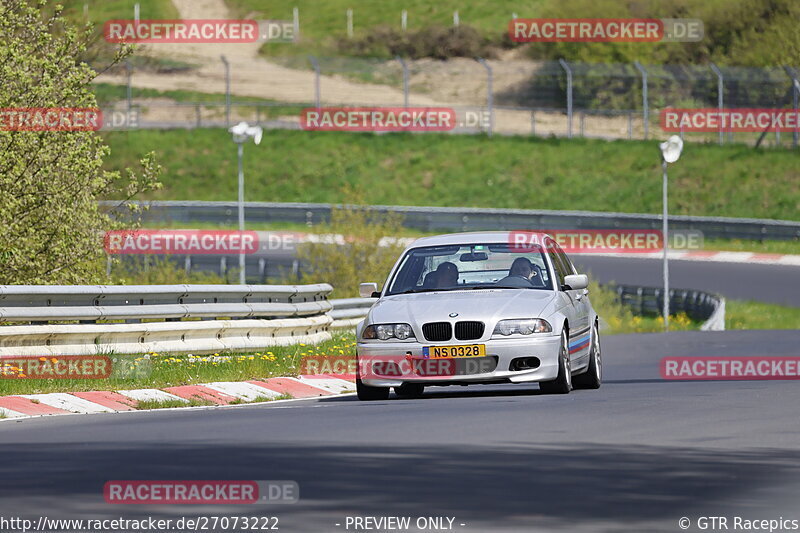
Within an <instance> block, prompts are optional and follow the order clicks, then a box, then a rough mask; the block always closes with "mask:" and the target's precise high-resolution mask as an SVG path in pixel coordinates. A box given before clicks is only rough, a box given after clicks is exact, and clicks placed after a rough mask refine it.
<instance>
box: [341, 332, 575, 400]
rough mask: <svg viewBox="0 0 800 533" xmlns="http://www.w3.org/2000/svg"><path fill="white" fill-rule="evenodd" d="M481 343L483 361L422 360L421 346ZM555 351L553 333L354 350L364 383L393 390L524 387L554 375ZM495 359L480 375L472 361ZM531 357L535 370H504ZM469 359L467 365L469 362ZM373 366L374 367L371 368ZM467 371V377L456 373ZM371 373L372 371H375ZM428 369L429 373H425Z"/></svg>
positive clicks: (374, 344) (367, 345)
mask: <svg viewBox="0 0 800 533" xmlns="http://www.w3.org/2000/svg"><path fill="white" fill-rule="evenodd" d="M460 344H483V345H485V346H486V356H487V357H486V358H470V357H456V358H448V359H427V358H426V357H425V356H423V347H426V346H434V345H436V346H443V345H460ZM560 348H561V337H560V336H559V335H542V336H539V335H536V336H532V337H529V338H521V337H514V338H508V339H490V340H488V341H475V342H473V343H468V342H453V343H436V344H433V343H419V342H399V341H395V342H390V341H387V342H381V341H369V342H367V341H359V342H358V344H357V347H356V353H357V355H358V368H359V376H360V378H361V380H362V382H363V383H364V384H365V385H368V386H371V387H397V386H400V385H402V384H403V383H422V384H427V385H447V384H449V383H470V382H476V383H480V382H492V381H499V382H508V381H510V382H512V383H526V382H538V381H550V380H553V379H556V377H558V357H559V352H560ZM489 357H492V358H496V360H497V365H496V366H495V365H493V364H492V365H489V366H492V367H493V369H491V370H489V371H484V370H485V367H481V363H482V362H479V361H478V360H484V359H487V358H489ZM522 357H524V358H530V357H535V358H537V359H538V360H539V365H538V366H537V367H536V368H532V369H526V370H510V369H509V368H510V365H511V362H512V361H513V360H514V359H516V358H522ZM471 359H472V360H473V361H470V360H471ZM375 363H378V366H376V364H375ZM392 363H393V364H394V365H395V366H392V367H391V369H392V371H391V372H388V373H387V372H386V371H385V370H384V369H386V368H387V366H386V365H387V364H392ZM456 365H458V367H459V369H461V370H463V369H465V368H466V369H467V373H457V372H458V370H455V368H456ZM376 369H377V370H376ZM431 370H432V372H431Z"/></svg>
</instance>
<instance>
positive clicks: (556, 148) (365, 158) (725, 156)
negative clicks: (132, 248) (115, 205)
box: [105, 129, 800, 220]
mask: <svg viewBox="0 0 800 533" xmlns="http://www.w3.org/2000/svg"><path fill="white" fill-rule="evenodd" d="M105 138H106V140H107V141H108V143H109V145H110V146H111V155H110V156H109V157H108V158H107V160H106V166H107V167H108V168H109V169H114V170H123V169H125V168H126V167H131V168H137V166H138V160H139V158H140V157H141V154H143V153H147V152H149V151H151V150H154V151H155V152H156V154H157V156H158V159H159V162H160V163H161V164H162V165H163V166H164V173H163V175H162V177H161V181H162V182H163V184H164V188H163V189H161V190H159V191H153V192H152V193H149V194H148V195H147V196H146V197H145V199H154V200H185V199H192V200H227V201H235V200H236V198H237V185H236V179H235V178H236V165H237V162H236V149H235V147H234V144H233V142H231V139H230V135H229V134H228V133H227V132H226V131H225V130H223V129H195V130H191V131H185V130H167V131H156V130H146V131H145V130H142V131H128V132H108V133H106V134H105ZM654 153H656V152H654V144H653V142H645V141H602V140H595V139H572V140H570V139H560V138H530V137H506V136H495V137H493V138H491V139H489V138H487V137H485V136H482V135H474V136H473V135H439V134H421V135H415V134H386V135H375V134H357V133H341V132H327V133H326V132H307V131H289V130H271V131H267V132H265V133H264V136H263V139H262V142H261V145H259V146H248V147H247V149H246V150H245V158H244V171H245V179H246V189H245V191H246V192H245V194H246V196H245V200H248V201H275V202H297V201H304V202H331V203H338V202H341V201H342V200H343V199H344V193H343V191H345V190H347V187H345V186H346V185H347V186H349V187H350V188H356V189H358V190H361V191H365V194H366V196H367V200H368V203H370V204H387V205H393V204H397V203H406V204H412V205H420V206H428V205H430V206H453V207H461V206H464V207H498V208H521V209H560V210H588V211H621V212H629V213H659V212H660V210H661V171H660V165H659V161H658V157H655V156H654V155H653V154H654ZM797 157H798V155H797V154H796V153H793V152H791V151H789V150H784V149H763V150H755V149H753V148H752V147H748V146H744V145H727V146H716V145H710V144H709V145H705V144H690V145H688V146H687V147H686V149H685V150H684V154H683V157H682V158H681V160H680V162H678V163H676V164H675V165H673V166H672V167H671V168H670V182H671V188H670V212H671V213H673V214H676V215H678V214H681V215H685V214H691V215H706V216H729V217H756V218H777V219H794V220H796V219H797V212H798V206H800V166H799V165H798V164H797ZM565 191H567V193H565ZM399 199H400V200H399Z"/></svg>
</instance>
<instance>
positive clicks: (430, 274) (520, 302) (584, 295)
mask: <svg viewBox="0 0 800 533" xmlns="http://www.w3.org/2000/svg"><path fill="white" fill-rule="evenodd" d="M587 286H588V279H587V277H586V275H584V274H578V273H577V272H576V270H575V267H574V266H573V265H572V262H571V261H570V259H569V258H568V257H567V255H566V254H565V253H564V252H563V250H562V249H561V248H560V247H559V245H558V243H557V242H556V241H555V240H554V239H552V238H551V237H550V236H548V235H546V234H542V233H534V232H508V231H504V232H478V233H457V234H451V235H439V236H436V237H425V238H422V239H418V240H416V241H414V242H413V243H412V244H411V245H410V246H409V247H408V248H406V249H405V251H404V252H403V253H402V255H401V256H400V258H399V259H398V261H397V263H396V264H395V265H394V267H393V268H392V271H391V273H390V274H389V277H388V279H387V281H386V283H385V285H384V286H383V289H382V290H381V291H380V292H378V286H377V284H376V283H362V284H361V286H360V292H361V295H362V296H365V297H373V298H377V302H376V303H375V305H373V306H372V308H371V309H370V311H369V313H368V314H367V316H366V318H365V319H364V321H363V322H361V323H360V324H359V325H358V327H357V330H356V335H357V351H356V353H357V358H358V365H357V380H356V384H357V390H358V397H359V399H361V400H385V399H387V398H388V397H389V389H390V388H394V391H395V393H396V394H397V395H398V396H401V397H415V396H420V395H421V394H422V393H423V391H424V388H425V387H426V386H434V385H470V384H479V383H483V384H485V383H528V382H531V383H532V382H536V383H538V384H539V388H540V389H541V390H542V391H543V392H546V393H559V394H566V393H569V392H570V390H572V389H573V388H590V389H596V388H598V387H600V383H601V380H602V361H601V356H600V337H599V332H598V317H597V313H595V311H594V309H593V308H592V304H591V302H590V301H589V291H588V290H587Z"/></svg>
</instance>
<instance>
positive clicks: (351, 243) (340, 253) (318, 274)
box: [297, 205, 404, 298]
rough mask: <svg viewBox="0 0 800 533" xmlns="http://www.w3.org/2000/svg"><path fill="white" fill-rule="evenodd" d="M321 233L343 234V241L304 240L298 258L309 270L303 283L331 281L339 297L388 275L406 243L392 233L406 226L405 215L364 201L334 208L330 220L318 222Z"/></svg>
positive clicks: (395, 233)
mask: <svg viewBox="0 0 800 533" xmlns="http://www.w3.org/2000/svg"><path fill="white" fill-rule="evenodd" d="M318 228H319V229H320V230H321V231H319V233H322V234H326V235H328V236H331V237H332V236H333V235H341V236H342V237H343V242H341V243H336V242H332V240H333V239H332V238H331V239H324V240H323V242H312V243H304V244H302V245H300V246H299V247H298V253H297V255H298V259H299V260H300V262H301V264H303V265H304V267H305V269H306V271H305V272H303V273H301V275H300V281H301V282H302V283H330V284H331V285H333V287H334V294H335V296H336V297H337V298H347V297H351V296H358V284H359V283H361V282H368V281H375V282H378V283H379V284H380V283H381V282H382V281H383V280H384V279H386V276H387V275H388V274H389V270H391V268H392V266H393V265H394V263H395V261H396V260H397V257H398V255H399V254H400V252H402V250H403V248H404V247H403V245H402V244H400V243H398V242H396V241H395V240H393V239H392V238H391V237H388V238H387V236H393V235H398V234H400V232H401V231H402V228H403V217H402V216H401V215H398V214H396V213H381V212H378V211H376V210H374V209H371V208H369V207H366V206H362V205H351V206H345V207H341V208H334V209H333V211H332V212H331V220H330V223H329V224H326V225H322V226H318Z"/></svg>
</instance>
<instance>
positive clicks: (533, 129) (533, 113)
mask: <svg viewBox="0 0 800 533" xmlns="http://www.w3.org/2000/svg"><path fill="white" fill-rule="evenodd" d="M531 135H533V136H536V110H535V109H531Z"/></svg>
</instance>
